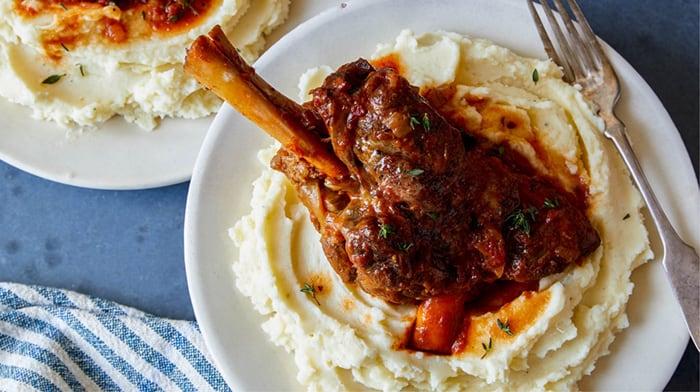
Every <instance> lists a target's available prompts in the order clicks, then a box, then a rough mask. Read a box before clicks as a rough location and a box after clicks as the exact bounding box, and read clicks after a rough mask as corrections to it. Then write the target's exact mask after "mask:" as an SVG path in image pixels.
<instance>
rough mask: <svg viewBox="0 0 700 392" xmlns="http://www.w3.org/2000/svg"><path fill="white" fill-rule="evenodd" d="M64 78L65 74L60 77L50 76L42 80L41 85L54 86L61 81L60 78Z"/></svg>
mask: <svg viewBox="0 0 700 392" xmlns="http://www.w3.org/2000/svg"><path fill="white" fill-rule="evenodd" d="M64 76H66V74H61V75H58V74H56V75H51V76H49V77H48V78H46V79H44V80H42V81H41V84H54V83H56V82H58V81H59V80H61V78H62V77H64Z"/></svg>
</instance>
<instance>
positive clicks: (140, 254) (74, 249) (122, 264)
mask: <svg viewBox="0 0 700 392" xmlns="http://www.w3.org/2000/svg"><path fill="white" fill-rule="evenodd" d="M580 4H581V6H582V8H583V10H584V12H585V14H586V15H587V16H588V18H589V20H590V21H591V24H592V26H593V29H594V30H595V31H596V32H597V34H598V35H599V36H601V37H602V38H603V39H604V40H605V41H606V42H607V43H609V44H610V45H611V46H612V47H613V48H615V49H616V50H617V51H618V52H619V53H620V54H621V55H622V56H623V57H624V58H625V59H627V61H629V62H630V63H631V64H632V66H633V67H634V68H635V69H636V70H637V71H638V72H639V73H640V74H641V75H642V77H644V79H645V80H646V81H647V83H649V85H650V86H651V87H652V89H653V90H654V91H655V92H656V94H657V95H658V96H659V98H660V99H661V101H662V102H663V104H664V106H665V107H666V109H667V110H668V112H669V114H670V115H671V117H672V119H673V121H674V123H675V124H676V126H677V127H678V129H679V131H680V133H681V136H682V138H683V140H684V142H685V145H686V147H687V149H688V152H689V154H690V157H691V160H692V162H693V167H694V168H695V170H696V176H697V169H698V146H699V142H698V118H699V115H698V73H699V70H698V37H699V34H698V1H697V0H671V1H663V2H661V1H653V0H638V1H629V0H605V1H604V0H597V1H596V0H580ZM293 6H294V2H292V7H293ZM0 133H1V132H0ZM0 137H1V136H0ZM1 142H2V141H1V140H0V143H1ZM188 186H189V184H188V183H183V184H177V185H172V186H166V187H162V188H157V189H149V190H137V191H104V190H92V189H83V188H77V187H73V186H67V185H62V184H58V183H55V182H51V181H47V180H44V179H41V178H38V177H35V176H33V175H30V174H27V173H25V172H22V171H20V170H18V169H16V168H14V167H12V166H10V165H8V164H6V163H5V162H0V281H11V282H19V283H27V284H40V285H47V286H54V287H60V288H67V289H71V290H76V291H79V292H83V293H87V294H93V295H97V296H100V297H103V298H106V299H111V300H114V301H117V302H120V303H122V304H125V305H129V306H133V307H136V308H139V309H142V310H144V311H147V312H150V313H152V314H155V315H159V316H163V317H170V318H178V319H194V313H193V310H192V305H191V303H190V299H189V294H188V291H187V282H186V277H185V264H184V257H183V221H184V213H185V204H186V198H187V191H188ZM698 389H699V388H698V352H697V351H696V350H695V348H694V347H692V346H690V345H689V346H688V349H687V350H686V353H685V355H684V357H683V359H682V360H681V363H680V364H679V366H678V369H677V370H676V373H675V374H674V375H673V377H672V378H671V380H670V381H669V384H668V386H667V390H698Z"/></svg>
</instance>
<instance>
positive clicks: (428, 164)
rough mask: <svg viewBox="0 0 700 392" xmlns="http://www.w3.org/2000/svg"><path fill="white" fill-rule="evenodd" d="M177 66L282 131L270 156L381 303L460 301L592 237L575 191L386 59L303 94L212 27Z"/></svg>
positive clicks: (354, 278) (347, 274) (561, 264)
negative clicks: (260, 71)
mask: <svg viewBox="0 0 700 392" xmlns="http://www.w3.org/2000/svg"><path fill="white" fill-rule="evenodd" d="M185 69H186V71H187V72H188V73H190V74H191V75H193V76H195V77H196V78H197V79H198V80H199V81H200V82H202V83H203V84H205V85H206V86H207V87H209V88H210V89H211V90H212V91H214V92H215V93H216V94H218V95H219V96H221V97H223V98H224V99H225V100H226V101H227V102H229V103H230V104H231V105H232V106H234V107H235V108H237V109H238V110H239V111H241V113H243V114H244V115H245V116H247V117H248V118H250V119H251V120H253V121H254V122H256V123H258V125H260V126H261V127H262V128H263V129H264V130H266V131H267V132H268V133H270V134H271V135H272V136H273V137H275V138H276V139H278V140H279V141H280V142H281V143H282V146H283V147H282V149H281V150H280V151H279V152H278V154H277V155H276V156H275V158H274V159H273V161H272V167H273V168H275V169H277V170H279V171H282V172H283V173H285V174H286V175H287V177H288V178H289V180H290V181H291V182H292V183H293V184H294V186H295V187H296V189H297V191H298V194H299V196H300V198H301V199H302V201H303V202H304V204H305V205H306V206H307V208H308V209H309V211H310V213H311V219H312V221H313V223H314V225H315V226H316V228H317V229H318V230H319V232H320V233H321V242H322V246H323V250H324V252H325V254H326V256H327V258H328V260H329V262H330V263H331V265H332V266H333V268H334V269H335V271H336V272H337V273H338V274H339V275H340V276H341V277H342V278H343V280H344V281H346V282H349V283H352V282H355V283H357V284H358V285H359V286H360V287H361V288H362V289H363V290H365V291H367V292H368V293H370V294H372V295H375V296H377V297H380V298H382V299H384V300H386V301H389V302H392V303H415V302H419V301H422V300H424V299H427V298H432V297H436V296H441V295H452V294H454V295H455V296H456V297H458V298H460V299H462V298H464V299H465V300H469V299H470V298H473V297H475V296H476V295H478V294H479V292H480V291H482V290H483V289H484V288H485V287H488V286H489V284H491V283H493V282H496V281H516V282H532V281H536V280H538V279H539V278H541V277H544V276H547V275H549V274H553V273H557V272H560V271H563V270H564V269H565V268H566V267H567V266H569V265H571V264H572V263H580V262H581V261H582V257H583V256H585V255H587V254H589V253H590V252H592V251H593V250H595V249H596V248H597V247H598V245H599V243H600V239H599V237H598V234H597V233H596V231H595V230H594V229H593V227H592V226H591V224H590V222H589V221H588V219H587V218H586V215H585V213H584V211H585V206H584V205H583V203H582V202H581V201H580V200H579V198H577V197H576V196H575V195H573V194H570V193H568V192H566V191H563V190H562V189H560V188H559V187H558V186H556V185H555V184H552V183H550V182H548V181H547V180H546V179H544V178H539V177H538V176H537V175H534V174H533V171H532V170H530V168H527V167H524V166H523V165H522V164H519V163H518V162H523V161H524V160H523V159H514V157H516V155H517V153H516V152H515V151H509V150H508V149H505V150H504V151H502V152H501V151H500V150H498V151H497V152H498V153H495V151H496V150H497V149H496V148H495V146H493V145H492V144H490V143H489V142H488V141H485V140H481V139H479V138H477V137H475V136H473V135H469V134H467V133H466V132H464V131H463V130H460V129H457V128H456V127H455V126H453V125H452V124H450V123H449V122H448V121H447V120H446V119H445V118H444V117H443V116H441V115H440V113H438V111H436V109H435V108H434V107H433V106H431V104H430V103H429V102H428V100H426V99H425V98H424V97H423V96H421V95H420V93H419V91H418V89H417V88H415V87H413V86H411V85H410V84H409V83H408V82H407V81H406V79H404V78H403V77H401V76H400V75H399V74H397V73H396V72H394V71H393V70H391V69H379V70H377V69H374V68H373V67H372V65H371V64H369V63H368V62H367V61H365V60H362V59H360V60H358V61H355V62H353V63H350V64H347V65H344V66H342V67H340V68H339V69H338V71H337V72H335V73H333V74H332V75H330V76H329V77H328V78H327V79H326V80H325V82H324V83H323V85H322V86H321V87H319V88H317V89H315V90H314V91H313V99H312V101H311V102H308V103H306V104H305V105H303V106H301V105H298V104H296V103H294V102H293V101H291V100H289V99H288V98H286V97H284V96H283V95H282V94H280V93H279V92H277V91H276V90H274V88H272V87H271V86H269V85H268V84H267V83H266V82H265V81H264V80H262V78H260V77H259V76H257V75H256V74H255V71H254V70H253V69H252V68H251V67H249V66H247V64H245V62H244V61H243V60H242V59H241V58H240V56H238V54H237V53H236V50H235V48H233V46H231V44H230V42H227V40H226V37H225V36H224V35H223V33H222V32H221V30H220V29H217V28H214V29H213V30H212V32H210V37H204V36H203V37H199V38H198V39H197V40H195V42H194V44H193V45H192V47H191V48H190V49H189V51H188V55H187V59H186V61H185ZM516 158H517V157H516Z"/></svg>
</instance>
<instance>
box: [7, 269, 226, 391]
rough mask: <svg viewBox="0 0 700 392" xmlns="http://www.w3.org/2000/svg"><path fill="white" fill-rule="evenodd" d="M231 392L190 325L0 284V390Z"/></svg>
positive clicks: (109, 304) (49, 290)
mask: <svg viewBox="0 0 700 392" xmlns="http://www.w3.org/2000/svg"><path fill="white" fill-rule="evenodd" d="M33 390H36V391H42V392H44V391H180V390H182V391H229V388H228V386H227V385H226V382H225V381H224V379H223V378H222V377H221V375H220V374H219V372H218V371H217V370H216V368H215V367H214V365H213V363H212V361H211V358H210V356H209V354H208V352H207V349H206V347H205V345H204V341H203V339H202V335H201V333H200V331H199V328H198V326H197V323H196V322H193V321H181V320H169V319H163V318H158V317H155V316H152V315H149V314H146V313H143V312H141V311H138V310H136V309H133V308H129V307H126V306H122V305H119V304H116V303H114V302H110V301H106V300H103V299H100V298H95V297H91V296H87V295H83V294H78V293H75V292H72V291H68V290H59V289H53V288H46V287H38V286H27V285H21V284H13V283H0V391H33Z"/></svg>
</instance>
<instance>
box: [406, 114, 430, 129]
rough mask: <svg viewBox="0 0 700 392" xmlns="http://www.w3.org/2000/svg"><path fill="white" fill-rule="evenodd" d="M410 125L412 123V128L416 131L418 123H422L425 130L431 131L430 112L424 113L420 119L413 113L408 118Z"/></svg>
mask: <svg viewBox="0 0 700 392" xmlns="http://www.w3.org/2000/svg"><path fill="white" fill-rule="evenodd" d="M408 125H410V126H411V129H412V130H414V131H415V130H416V125H420V126H421V127H423V129H424V130H426V131H429V130H430V117H428V113H423V117H421V118H420V119H418V116H415V115H412V116H411V117H410V118H409V120H408Z"/></svg>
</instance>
